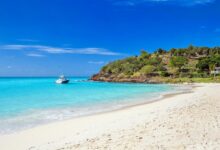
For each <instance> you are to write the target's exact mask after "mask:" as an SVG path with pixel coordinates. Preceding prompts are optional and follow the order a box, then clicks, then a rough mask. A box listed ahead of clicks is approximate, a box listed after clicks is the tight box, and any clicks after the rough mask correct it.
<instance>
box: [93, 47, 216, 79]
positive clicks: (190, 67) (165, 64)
mask: <svg viewBox="0 0 220 150" xmlns="http://www.w3.org/2000/svg"><path fill="white" fill-rule="evenodd" d="M215 67H220V47H213V48H209V47H195V46H192V45H190V46H189V47H188V48H178V49H176V48H172V49H170V50H169V51H166V50H163V49H161V48H159V49H158V50H156V51H155V52H154V53H148V52H147V51H144V50H142V51H141V53H140V55H139V56H132V57H128V58H125V59H122V60H117V61H114V62H111V63H109V64H107V65H106V66H104V67H103V68H102V69H101V71H100V72H99V73H98V74H95V75H93V76H92V78H91V79H92V80H95V81H108V82H148V83H162V82H164V83H167V82H169V83H175V82H212V81H213V82H218V81H219V79H220V78H219V76H216V77H214V75H213V74H211V71H213V70H214V69H215Z"/></svg>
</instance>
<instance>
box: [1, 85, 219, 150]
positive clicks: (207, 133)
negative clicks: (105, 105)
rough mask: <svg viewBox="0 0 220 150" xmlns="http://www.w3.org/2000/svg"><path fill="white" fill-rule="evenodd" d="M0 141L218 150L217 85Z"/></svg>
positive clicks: (28, 145)
mask: <svg viewBox="0 0 220 150" xmlns="http://www.w3.org/2000/svg"><path fill="white" fill-rule="evenodd" d="M198 85H199V87H197V88H196V89H193V91H194V92H193V93H185V94H180V95H175V96H171V97H170V96H166V97H165V98H163V100H161V101H157V102H154V103H149V104H143V105H138V106H135V107H130V108H126V109H122V110H118V111H113V112H107V113H103V114H97V115H92V116H86V117H81V118H76V119H72V120H67V121H62V122H56V123H52V124H48V125H42V126H39V127H36V128H32V129H28V130H25V131H22V132H18V133H15V134H11V135H4V136H0V149H2V150H26V149H30V150H39V149H40V150H41V149H42V150H46V149H49V150H58V149H66V150H67V149H68V150H71V149H114V150H115V149H220V115H219V114H220V84H196V86H198Z"/></svg>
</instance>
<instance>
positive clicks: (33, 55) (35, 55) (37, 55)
mask: <svg viewBox="0 0 220 150" xmlns="http://www.w3.org/2000/svg"><path fill="white" fill-rule="evenodd" d="M27 56H30V57H45V55H42V54H36V53H29V54H27Z"/></svg>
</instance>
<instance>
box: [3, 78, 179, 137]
mask: <svg viewBox="0 0 220 150" xmlns="http://www.w3.org/2000/svg"><path fill="white" fill-rule="evenodd" d="M55 80H56V78H0V134H5V133H9V132H14V131H18V130H21V129H24V128H28V127H33V126H36V125H39V124H42V123H48V122H52V121H57V120H63V119H69V118H73V117H78V116H82V115H88V114H92V113H97V112H103V111H109V110H113V109H119V108H122V107H126V106H130V105H134V104H139V103H143V102H147V101H150V100H152V99H155V98H159V96H161V95H162V94H164V93H168V92H177V91H180V90H182V89H183V88H179V86H178V87H177V86H173V85H165V84H157V85H154V84H131V83H105V82H92V81H87V78H70V80H71V82H70V83H69V84H66V85H58V84H55V82H54V81H55Z"/></svg>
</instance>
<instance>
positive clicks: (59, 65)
mask: <svg viewBox="0 0 220 150" xmlns="http://www.w3.org/2000/svg"><path fill="white" fill-rule="evenodd" d="M189 44H193V45H196V46H211V47H213V46H219V45H220V2H219V1H217V0H53V1H51V0H13V1H12V0H7V1H4V0H0V76H57V75H59V74H61V73H64V74H66V75H71V76H88V75H92V74H93V73H96V72H98V71H99V69H100V68H101V67H102V66H103V65H104V64H106V63H108V62H110V61H113V60H116V59H119V58H124V57H127V56H131V55H137V54H138V53H139V51H140V50H141V49H145V50H148V51H149V52H152V51H154V50H155V49H157V48H164V49H170V48H172V47H176V48H177V47H186V46H188V45H189Z"/></svg>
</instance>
